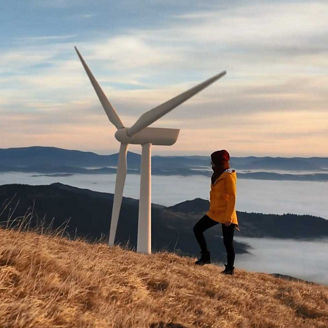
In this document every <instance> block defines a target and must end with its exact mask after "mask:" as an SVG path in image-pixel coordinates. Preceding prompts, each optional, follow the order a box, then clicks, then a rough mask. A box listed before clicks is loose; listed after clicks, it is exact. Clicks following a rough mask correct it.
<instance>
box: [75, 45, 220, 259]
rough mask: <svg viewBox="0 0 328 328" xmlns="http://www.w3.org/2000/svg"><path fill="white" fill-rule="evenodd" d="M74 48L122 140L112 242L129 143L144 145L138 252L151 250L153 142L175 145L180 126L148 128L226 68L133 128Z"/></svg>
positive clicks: (149, 113)
mask: <svg viewBox="0 0 328 328" xmlns="http://www.w3.org/2000/svg"><path fill="white" fill-rule="evenodd" d="M75 50H76V52H77V54H78V56H79V58H80V60H81V62H82V65H83V67H84V69H85V71H86V73H87V75H88V76H89V79H90V82H91V83H92V85H93V87H94V89H95V91H96V93H97V95H98V98H99V100H100V102H101V104H102V106H103V108H104V110H105V112H106V114H107V116H108V119H109V120H110V121H111V122H112V123H113V124H114V125H115V127H116V128H117V131H116V133H115V138H116V139H117V140H118V141H119V142H120V143H121V146H120V152H119V159H118V165H117V175H116V183H115V194H114V202H113V208H112V218H111V224H110V233H109V245H114V240H115V235H116V229H117V223H118V218H119V215H120V209H121V203H122V197H123V188H124V183H125V177H126V171H127V169H126V166H127V165H126V155H127V148H128V144H137V145H141V146H142V154H141V174H140V175H141V177H140V199H139V214H138V237H137V238H138V239H137V252H140V253H146V254H150V253H151V145H162V146H170V145H173V144H174V143H175V142H176V140H177V138H178V134H179V131H180V130H178V129H165V128H150V127H148V126H149V125H151V124H152V123H154V122H155V121H157V120H158V119H159V118H161V117H162V116H164V115H165V114H166V113H168V112H169V111H171V110H172V109H174V108H175V107H177V106H178V105H180V104H182V103H183V102H184V101H186V100H187V99H189V98H190V97H192V96H193V95H195V94H196V93H198V92H199V91H201V90H202V89H204V88H206V87H207V86H209V85H210V84H212V83H213V82H215V81H216V80H218V79H219V78H221V77H222V76H224V75H225V74H226V72H225V71H223V72H221V73H220V74H217V75H215V76H213V77H211V78H210V79H208V80H206V81H204V82H202V83H200V84H198V85H196V86H195V87H193V88H191V89H189V90H187V91H185V92H183V93H181V94H180V95H178V96H176V97H174V98H172V99H170V100H168V101H166V102H165V103H163V104H161V105H159V106H157V107H155V108H153V109H151V110H149V111H147V112H145V113H144V114H142V115H141V116H140V117H139V118H138V120H137V121H136V122H135V123H134V124H133V125H132V126H131V127H130V128H126V127H124V125H123V123H122V121H121V120H120V118H119V116H118V115H117V113H116V111H115V109H114V108H113V106H112V105H111V104H110V102H109V101H108V99H107V97H106V96H105V94H104V92H103V91H102V89H101V87H100V85H99V84H98V82H97V80H96V79H95V77H94V76H93V74H92V73H91V71H90V69H89V67H88V66H87V64H86V62H85V61H84V59H83V58H82V56H81V54H80V53H79V51H78V50H77V48H76V47H75Z"/></svg>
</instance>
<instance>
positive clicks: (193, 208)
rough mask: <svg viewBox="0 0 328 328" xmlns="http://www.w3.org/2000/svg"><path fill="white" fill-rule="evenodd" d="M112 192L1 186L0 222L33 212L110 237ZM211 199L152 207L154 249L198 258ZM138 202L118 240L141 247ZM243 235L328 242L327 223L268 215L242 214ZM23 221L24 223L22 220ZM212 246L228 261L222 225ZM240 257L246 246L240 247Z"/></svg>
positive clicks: (38, 219) (213, 232)
mask: <svg viewBox="0 0 328 328" xmlns="http://www.w3.org/2000/svg"><path fill="white" fill-rule="evenodd" d="M112 203H113V194H108V193H101V192H95V191H91V190H88V189H80V188H76V187H71V186H68V185H63V184H60V183H55V184H51V185H45V186H29V185H18V184H12V185H2V186H0V224H2V225H7V224H8V223H7V221H8V218H9V217H12V219H14V218H15V219H16V218H17V217H22V216H24V215H26V213H33V219H32V220H31V225H32V226H35V225H39V224H40V223H42V222H44V223H45V225H46V226H47V225H49V224H50V222H52V225H53V227H54V228H56V227H60V226H62V225H63V224H65V222H67V220H68V219H69V222H68V224H67V233H69V234H70V236H75V235H77V236H80V237H83V238H87V239H88V240H96V239H99V238H106V239H107V238H108V234H109V226H110V216H111V209H112ZM208 206H209V204H208V201H206V200H203V199H199V198H198V199H195V200H191V201H185V202H182V203H179V204H177V205H174V206H171V207H164V206H161V205H156V204H152V247H153V249H154V250H168V251H173V252H174V251H175V252H178V253H180V254H185V255H192V256H198V253H199V248H198V245H197V243H196V241H195V238H194V235H193V231H192V228H193V226H194V224H195V223H196V222H197V221H198V220H199V219H200V217H201V216H202V215H203V214H204V213H205V212H206V211H207V209H208ZM137 217H138V200H136V199H132V198H124V199H123V205H122V210H121V215H120V220H119V224H118V230H117V237H116V242H117V243H121V244H126V243H128V244H129V245H130V246H131V247H134V248H135V247H136V241H137V239H136V238H137V235H136V231H137ZM238 218H239V225H240V229H241V231H240V232H238V233H236V234H237V236H240V237H272V238H294V239H316V238H328V220H325V219H322V218H318V217H313V216H309V215H293V214H286V215H267V214H260V213H244V212H238ZM18 221H19V220H18ZM206 235H207V238H208V244H209V247H210V248H212V249H216V250H218V252H217V253H216V254H214V255H213V258H214V260H217V261H221V260H223V259H224V254H225V253H224V248H223V244H222V243H218V236H220V237H219V238H221V230H220V227H219V226H217V227H215V228H213V229H209V230H208V231H206ZM236 251H237V252H238V253H242V252H246V251H247V245H246V244H243V243H238V242H237V243H236Z"/></svg>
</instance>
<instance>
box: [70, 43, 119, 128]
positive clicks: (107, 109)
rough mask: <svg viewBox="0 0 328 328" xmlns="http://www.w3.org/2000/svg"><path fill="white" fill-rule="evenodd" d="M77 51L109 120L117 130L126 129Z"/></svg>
mask: <svg viewBox="0 0 328 328" xmlns="http://www.w3.org/2000/svg"><path fill="white" fill-rule="evenodd" d="M74 48H75V51H76V53H77V55H78V56H79V58H80V60H81V63H82V65H83V67H84V69H85V71H86V73H87V75H88V77H89V79H90V82H91V84H92V85H93V88H94V89H95V91H96V94H97V96H98V98H99V100H100V102H101V104H102V106H103V108H104V110H105V112H106V114H107V116H108V119H109V120H110V121H111V122H112V123H113V124H114V125H115V126H116V128H117V129H121V128H124V126H123V123H122V121H121V120H120V118H119V116H118V115H117V113H116V111H115V109H114V108H113V106H112V105H111V103H110V102H109V100H108V99H107V97H106V95H105V94H104V92H103V91H102V89H101V87H100V85H99V83H98V82H97V80H96V79H95V77H94V76H93V74H92V72H91V71H90V69H89V67H88V65H87V64H86V62H85V61H84V59H83V57H82V56H81V54H80V52H79V51H78V50H77V48H76V47H74Z"/></svg>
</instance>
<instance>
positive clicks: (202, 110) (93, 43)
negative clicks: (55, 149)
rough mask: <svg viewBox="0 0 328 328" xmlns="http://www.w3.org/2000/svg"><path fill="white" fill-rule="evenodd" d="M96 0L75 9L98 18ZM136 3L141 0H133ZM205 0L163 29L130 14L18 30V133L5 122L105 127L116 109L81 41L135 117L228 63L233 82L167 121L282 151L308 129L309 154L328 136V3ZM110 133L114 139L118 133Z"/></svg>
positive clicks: (122, 108)
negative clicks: (107, 105)
mask: <svg viewBox="0 0 328 328" xmlns="http://www.w3.org/2000/svg"><path fill="white" fill-rule="evenodd" d="M87 3H88V2H85V3H83V8H82V9H80V11H79V12H76V13H74V14H72V12H70V11H67V17H70V15H71V16H72V15H73V16H74V15H75V16H76V17H78V16H79V17H80V18H86V19H94V18H95V17H96V16H97V15H98V14H101V13H100V12H99V11H97V10H89V9H90V7H88V5H87ZM34 4H35V5H38V6H50V5H52V4H50V2H47V1H46V2H43V3H42V4H41V3H40V2H34ZM53 5H54V6H56V7H58V8H63V10H64V9H65V8H66V7H65V6H67V4H66V3H65V2H63V1H56V2H54V4H53ZM74 5H76V3H74V2H72V3H70V4H69V5H68V6H74ZM125 5H127V2H126V3H125ZM133 5H134V6H135V7H133ZM130 6H132V7H131V8H132V9H133V8H136V6H137V5H136V4H133V2H130ZM170 6H173V4H170ZM181 6H182V4H181ZM193 6H194V7H193V8H188V7H185V8H186V9H185V10H184V12H183V13H181V10H180V13H179V14H176V13H173V14H170V15H167V19H166V21H165V24H163V23H161V24H154V25H153V26H152V27H151V28H150V27H149V26H147V27H145V26H143V25H140V26H138V27H136V26H133V27H130V26H129V25H127V26H124V28H122V31H121V32H116V33H114V34H112V33H109V32H108V33H106V31H104V30H97V29H96V28H95V26H94V25H92V28H90V32H92V37H90V34H88V36H82V35H79V34H76V33H75V32H74V33H71V32H70V31H71V29H70V26H68V28H67V31H66V33H61V34H58V33H49V31H47V33H44V35H39V34H37V35H33V34H31V35H27V36H26V35H25V36H22V37H19V38H16V41H17V42H16V43H15V44H14V45H13V46H11V47H8V48H6V49H3V51H2V53H1V55H0V62H1V63H2V65H3V67H4V70H3V71H2V72H1V73H0V87H1V88H0V99H1V100H0V106H1V108H0V114H1V115H2V122H3V123H2V131H3V132H2V133H6V134H7V136H8V135H9V134H10V135H11V138H14V137H13V134H11V133H10V129H9V128H6V129H5V130H4V128H5V126H13V127H15V129H18V130H19V124H18V123H17V122H19V119H20V116H19V115H20V114H21V115H23V116H22V117H21V119H24V120H26V121H28V122H29V124H30V126H33V127H34V129H35V130H33V131H35V132H33V133H34V134H33V135H35V138H37V137H36V136H37V134H38V131H41V130H42V131H43V132H42V133H45V134H46V130H43V128H42V129H40V128H39V129H38V128H37V127H41V126H42V124H43V123H44V125H45V126H49V124H48V122H52V126H53V127H54V129H57V131H62V132H61V137H60V140H61V141H63V140H64V138H65V137H64V136H65V135H66V138H67V142H69V140H70V134H69V133H68V131H69V128H68V127H67V125H68V124H69V125H71V126H72V131H73V130H74V129H75V127H74V128H73V126H74V124H76V126H78V127H79V128H78V129H79V131H81V129H83V128H82V127H84V128H85V129H86V130H87V131H91V130H92V128H91V127H92V126H93V127H94V130H95V131H98V128H99V124H100V125H101V124H102V123H103V119H104V118H105V116H104V114H103V113H102V111H101V109H100V105H99V103H98V100H97V98H96V96H95V94H94V92H93V90H92V88H91V86H90V83H89V81H88V79H87V77H86V75H85V73H84V71H83V69H82V66H81V65H80V63H79V61H78V58H77V57H76V55H75V53H74V50H73V46H74V45H77V46H78V47H79V49H80V51H81V52H82V54H83V56H84V57H85V58H86V60H87V62H88V64H89V66H90V67H91V69H92V71H93V72H94V74H95V76H96V77H97V79H98V80H99V82H100V83H101V85H102V86H103V89H104V90H105V92H106V93H107V94H108V95H109V98H110V100H111V102H112V103H113V104H114V106H115V107H117V110H118V112H119V113H120V115H122V119H123V120H124V122H126V124H127V125H129V124H132V123H133V122H134V121H135V120H136V118H137V117H138V116H139V115H140V114H141V113H142V112H144V111H145V110H146V109H150V108H152V107H154V106H156V105H158V104H159V103H161V102H163V101H166V100H167V99H169V98H171V97H173V96H175V95H177V94H178V93H180V92H182V91H185V90H186V89H188V88H190V87H191V86H193V85H194V84H196V83H198V82H200V81H202V80H204V79H206V78H208V77H209V76H211V75H213V74H215V73H217V72H219V71H221V70H223V69H227V70H228V75H227V76H226V77H225V78H224V79H222V81H219V82H217V83H216V84H214V85H213V86H211V87H210V88H208V89H206V90H205V91H204V92H202V93H200V94H199V95H197V96H196V97H195V98H192V99H191V100H190V101H188V102H187V103H186V104H184V105H183V106H181V108H179V110H176V111H173V112H172V113H170V114H169V115H167V116H166V117H164V118H163V119H162V120H161V121H159V122H158V123H157V125H159V126H166V127H170V126H171V127H179V128H180V127H181V128H183V129H184V130H183V131H184V132H182V133H181V135H180V137H179V144H178V145H177V146H175V147H177V148H176V149H177V150H191V149H192V147H194V149H195V152H198V151H201V150H202V149H210V148H211V147H215V144H216V142H217V141H218V140H217V137H215V136H216V135H218V134H219V135H221V136H222V133H223V134H224V137H223V136H222V139H221V141H220V142H225V143H227V144H228V145H231V147H232V149H233V150H235V151H239V152H242V151H244V149H246V148H245V147H246V141H247V142H249V145H250V147H251V149H249V153H252V152H258V153H260V152H261V151H263V153H265V152H269V150H268V149H272V152H273V151H278V150H279V147H276V146H275V144H274V140H276V141H279V142H281V143H282V141H283V140H284V138H285V141H284V142H283V143H282V147H283V149H280V151H281V152H284V153H288V152H289V151H290V152H291V153H292V152H293V151H294V152H295V151H296V152H298V151H299V150H298V149H297V148H295V144H297V142H298V140H299V138H301V136H302V135H303V136H304V140H303V142H304V147H303V150H304V149H307V150H308V151H309V154H310V153H311V152H312V153H313V151H314V149H315V147H313V144H314V141H313V140H318V142H323V141H325V142H328V140H327V137H328V136H327V131H326V130H325V128H324V126H323V125H324V124H326V123H327V120H328V113H327V109H326V108H327V107H326V103H327V92H328V90H327V88H328V87H327V86H328V78H327V73H328V61H327V59H326V58H327V52H328V43H327V42H325V40H326V39H327V36H328V35H327V34H326V31H327V30H328V21H327V19H326V18H327V16H328V4H327V3H326V2H322V1H311V2H304V1H285V2H282V1H281V2H280V1H277V2H275V3H271V2H268V1H252V2H249V1H247V2H246V1H240V2H238V3H237V2H236V3H234V4H231V3H228V2H223V3H221V4H220V5H218V4H217V3H216V2H209V3H207V4H206V5H203V6H202V8H201V9H199V8H198V5H196V3H193ZM73 16H72V17H73ZM75 16H74V17H75ZM10 113H12V115H13V118H12V119H11V116H10V115H11V114H10ZM73 113H74V114H73ZM76 113H79V115H77V114H76ZM306 113H307V114H306ZM312 114H313V115H314V116H315V117H317V119H315V118H314V117H313V116H312ZM15 115H16V116H15ZM102 115H103V116H102ZM106 123H107V122H106ZM108 126H109V125H108ZM307 127H308V128H307ZM101 129H102V128H101ZM5 131H6V132H5ZM48 131H49V136H50V130H48ZM205 131H206V132H205ZM231 131H233V132H231ZM110 132H112V130H110ZM219 132H220V133H219ZM66 133H67V134H66ZM40 134H41V132H40ZM21 135H23V132H22V134H21ZM106 135H107V136H108V135H109V133H106ZM196 135H197V136H198V137H199V139H197V140H199V142H197V145H196V146H195V143H194V141H193V139H194V138H193V136H196ZM272 136H274V137H272ZM315 136H316V137H315ZM17 138H18V137H17ZM56 138H57V137H56V135H55V134H52V137H51V138H49V140H52V141H53V144H54V145H55V144H56V140H57V139H56ZM80 138H81V139H80V140H82V139H83V141H85V138H82V136H81V137H80ZM97 138H100V137H99V133H97V136H95V138H94V139H92V140H93V141H88V143H87V144H88V145H89V146H90V147H91V145H92V147H94V149H95V150H96V149H97V148H99V145H100V144H101V142H100V140H99V139H97ZM110 138H111V139H108V140H110V143H114V142H116V141H115V139H114V138H113V137H112V136H111V137H110ZM315 138H317V139H315ZM203 139H204V141H202V140H203ZM6 140H13V139H10V138H9V137H8V138H7V139H6ZM15 140H16V139H15ZM26 140H27V139H26ZM36 140H37V139H36ZM42 140H43V139H42ZM58 140H59V139H58ZM102 140H103V138H102ZM206 140H207V141H206ZM208 140H213V144H212V143H209V141H208ZM214 140H215V141H214ZM251 140H253V141H252V142H251ZM287 140H288V141H287ZM266 141H267V143H266ZM293 143H294V150H293V147H292V144H293ZM82 144H83V143H82V142H81V145H82ZM264 145H270V146H271V147H272V148H267V146H264ZM6 146H10V142H9V141H8V143H7V144H6ZM105 147H106V146H105V144H102V145H101V148H102V149H104V148H105ZM197 147H198V148H197ZM204 147H205V148H204ZM311 147H313V148H311ZM273 149H275V150H273ZM303 150H302V151H303ZM321 153H324V151H323V150H322V152H321Z"/></svg>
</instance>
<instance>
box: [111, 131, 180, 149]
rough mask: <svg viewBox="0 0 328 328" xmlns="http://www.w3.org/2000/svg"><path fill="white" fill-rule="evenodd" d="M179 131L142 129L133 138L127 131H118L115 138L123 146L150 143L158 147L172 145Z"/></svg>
mask: <svg viewBox="0 0 328 328" xmlns="http://www.w3.org/2000/svg"><path fill="white" fill-rule="evenodd" d="M179 131H180V130H179V129H166V128H149V127H147V128H144V129H142V130H141V131H139V132H137V133H136V134H134V135H133V136H131V137H130V136H129V134H128V133H129V129H128V128H122V129H118V130H117V131H116V133H115V138H116V139H117V140H118V141H119V142H121V143H123V144H135V145H144V144H147V143H151V144H153V145H158V146H171V145H173V144H174V143H175V142H176V141H177V139H178V135H179Z"/></svg>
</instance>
